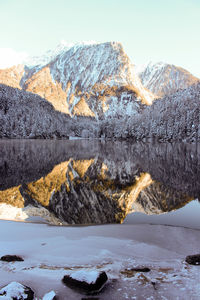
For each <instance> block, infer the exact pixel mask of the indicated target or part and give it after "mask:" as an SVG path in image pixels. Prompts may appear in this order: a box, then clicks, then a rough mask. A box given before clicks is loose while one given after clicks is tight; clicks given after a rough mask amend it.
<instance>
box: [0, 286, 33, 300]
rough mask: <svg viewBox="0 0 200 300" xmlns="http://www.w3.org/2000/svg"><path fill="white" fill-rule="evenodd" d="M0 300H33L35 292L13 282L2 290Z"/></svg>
mask: <svg viewBox="0 0 200 300" xmlns="http://www.w3.org/2000/svg"><path fill="white" fill-rule="evenodd" d="M0 299H6V300H33V299H34V292H33V291H32V290H31V288H29V287H27V286H25V285H23V284H21V283H19V282H11V283H9V284H8V285H6V286H5V287H3V288H2V289H1V290H0Z"/></svg>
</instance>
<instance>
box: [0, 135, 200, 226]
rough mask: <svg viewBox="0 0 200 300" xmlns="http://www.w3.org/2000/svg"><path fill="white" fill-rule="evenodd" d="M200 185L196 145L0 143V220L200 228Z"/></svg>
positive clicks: (81, 141) (82, 141)
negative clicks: (15, 216)
mask: <svg viewBox="0 0 200 300" xmlns="http://www.w3.org/2000/svg"><path fill="white" fill-rule="evenodd" d="M199 178H200V144H186V143H175V144H170V143H133V142H124V141H123V142H120V141H101V140H89V141H88V140H71V141H63V140H0V212H1V214H0V217H1V218H4V216H3V213H4V212H5V211H7V210H9V209H11V208H13V207H15V208H16V209H18V210H19V211H21V212H25V213H26V215H27V220H28V221H29V220H31V221H36V220H41V218H42V219H46V220H48V221H49V222H52V223H53V224H59V223H61V224H78V225H80V224H84V225H87V224H107V223H124V224H127V223H129V224H130V223H131V224H138V223H151V224H167V225H176V226H185V227H191V228H200V217H199V216H200V202H199V201H198V200H197V199H198V197H199V196H200V181H199ZM5 206H6V208H7V209H6V210H5ZM2 207H4V210H2ZM37 216H38V219H37ZM47 216H48V218H47ZM8 218H9V217H8Z"/></svg>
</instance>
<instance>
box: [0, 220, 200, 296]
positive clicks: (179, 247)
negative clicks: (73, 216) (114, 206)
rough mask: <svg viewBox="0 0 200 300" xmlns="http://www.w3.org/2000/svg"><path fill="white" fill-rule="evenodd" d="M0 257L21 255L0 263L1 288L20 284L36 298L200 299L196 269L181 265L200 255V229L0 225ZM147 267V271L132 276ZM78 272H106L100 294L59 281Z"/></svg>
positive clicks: (3, 221)
mask: <svg viewBox="0 0 200 300" xmlns="http://www.w3.org/2000/svg"><path fill="white" fill-rule="evenodd" d="M0 236H1V243H0V256H2V255H5V254H16V255H21V256H22V257H23V258H24V262H14V263H7V262H0V288H1V287H3V286H4V285H6V284H8V283H10V282H11V281H18V282H20V283H22V284H25V285H27V286H29V287H31V288H32V289H33V290H34V292H35V295H36V297H37V299H41V298H42V296H43V295H44V294H45V293H47V292H50V291H52V290H54V291H55V292H56V294H57V295H58V297H59V299H62V300H65V299H66V300H67V299H68V300H75V299H76V300H79V299H80V300H81V299H82V300H83V299H99V300H121V299H138V300H142V299H145V300H146V299H148V300H150V299H151V300H153V299H158V300H161V299H163V300H164V299H169V300H174V299H177V300H178V299H180V300H186V299H187V300H197V299H200V284H199V282H200V266H190V265H187V264H186V263H185V262H184V259H185V257H186V256H187V255H190V254H195V253H199V252H200V242H199V241H200V230H194V229H187V228H181V227H172V226H163V225H143V224H139V225H128V224H126V225H125V224H124V225H102V226H87V227H77V226H74V227H64V226H60V227H59V226H49V225H46V224H31V223H23V222H13V221H5V220H1V221H0ZM142 266H145V267H149V268H150V269H151V271H150V272H148V273H141V272H133V271H131V270H130V269H131V268H134V267H142ZM77 270H82V271H84V270H88V271H89V270H98V271H101V270H102V271H106V273H107V275H108V278H109V280H108V283H107V284H106V285H105V287H104V289H103V290H102V291H101V293H100V294H98V295H93V296H90V297H89V298H88V296H86V295H83V294H80V293H78V292H75V291H73V290H71V289H69V288H68V287H66V286H64V285H63V283H62V281H61V280H62V278H63V276H64V275H66V274H70V273H71V272H73V271H77Z"/></svg>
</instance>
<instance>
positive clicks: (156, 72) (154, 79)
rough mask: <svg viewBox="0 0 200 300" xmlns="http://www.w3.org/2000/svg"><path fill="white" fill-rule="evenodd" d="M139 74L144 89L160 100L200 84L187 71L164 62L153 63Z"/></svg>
mask: <svg viewBox="0 0 200 300" xmlns="http://www.w3.org/2000/svg"><path fill="white" fill-rule="evenodd" d="M137 73H138V76H139V77H140V79H141V82H142V84H143V85H144V87H146V88H147V89H148V90H150V91H151V92H152V93H153V94H154V95H156V96H157V97H159V98H160V97H163V96H167V95H171V94H174V93H175V92H176V91H177V90H179V89H186V88H188V87H190V86H191V85H193V84H197V83H199V82H200V79H199V78H197V77H195V76H193V75H192V74H191V73H190V72H188V71H187V70H185V69H183V68H181V67H177V66H175V65H170V64H166V63H162V62H158V63H152V62H151V63H149V64H148V65H146V66H144V67H143V68H142V69H141V68H139V69H138V72H137Z"/></svg>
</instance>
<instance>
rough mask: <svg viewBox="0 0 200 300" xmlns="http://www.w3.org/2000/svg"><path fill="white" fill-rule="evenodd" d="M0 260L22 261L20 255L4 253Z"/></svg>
mask: <svg viewBox="0 0 200 300" xmlns="http://www.w3.org/2000/svg"><path fill="white" fill-rule="evenodd" d="M0 260H2V261H7V262H11V261H12V262H13V261H24V259H23V258H22V257H21V256H18V255H4V256H2V257H1V258H0Z"/></svg>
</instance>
